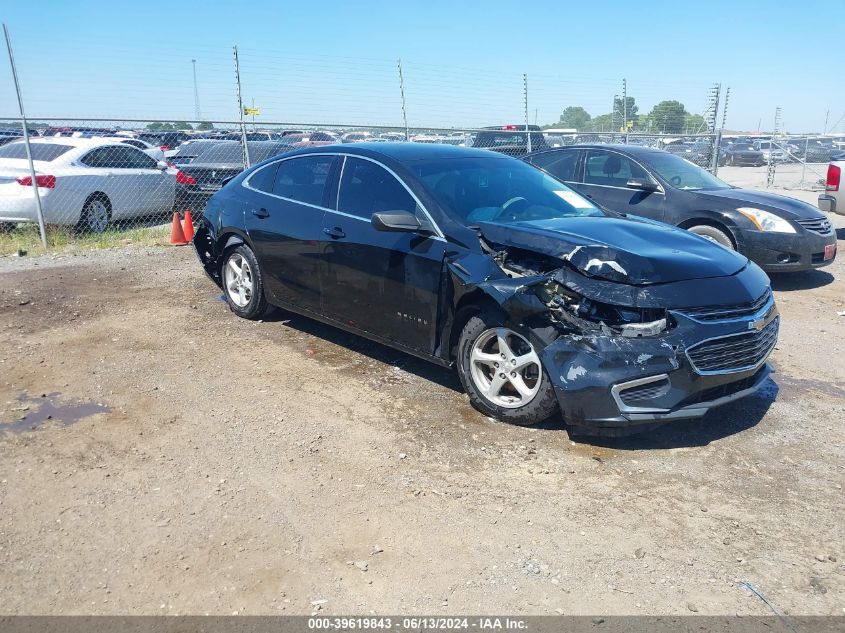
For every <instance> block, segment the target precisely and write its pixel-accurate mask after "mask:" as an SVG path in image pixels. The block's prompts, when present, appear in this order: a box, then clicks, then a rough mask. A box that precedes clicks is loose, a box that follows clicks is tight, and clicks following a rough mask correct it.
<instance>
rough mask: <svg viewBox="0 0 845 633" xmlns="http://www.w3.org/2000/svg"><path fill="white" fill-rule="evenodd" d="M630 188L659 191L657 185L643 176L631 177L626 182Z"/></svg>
mask: <svg viewBox="0 0 845 633" xmlns="http://www.w3.org/2000/svg"><path fill="white" fill-rule="evenodd" d="M625 186H626V187H628V189H639V190H640V191H657V185H656V184H655V183H653V182H651V181H650V180H644V179H642V178H631V179H630V180H629V181H628V182H626V183H625Z"/></svg>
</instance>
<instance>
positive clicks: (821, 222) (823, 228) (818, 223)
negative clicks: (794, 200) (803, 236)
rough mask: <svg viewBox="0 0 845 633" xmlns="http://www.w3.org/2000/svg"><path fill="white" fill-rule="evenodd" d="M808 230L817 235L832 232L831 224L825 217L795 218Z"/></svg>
mask: <svg viewBox="0 0 845 633" xmlns="http://www.w3.org/2000/svg"><path fill="white" fill-rule="evenodd" d="M795 221H796V222H797V223H798V224H800V225H801V226H803V227H804V228H805V229H807V230H808V231H812V232H813V233H818V234H819V235H830V234H831V233H833V225H832V224H831V223H830V220H828V219H827V218H813V219H812V220H795Z"/></svg>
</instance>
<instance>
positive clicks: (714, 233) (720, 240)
mask: <svg viewBox="0 0 845 633" xmlns="http://www.w3.org/2000/svg"><path fill="white" fill-rule="evenodd" d="M687 230H688V231H689V232H690V233H695V234H696V235H700V236H701V237H703V238H704V239H707V240H710V241H711V242H716V243H717V244H720V245H721V246H724V247H725V248H728V249H730V250H732V251H733V250H736V249H735V248H734V243H733V240H732V239H731V236H730V235H728V234H727V233H725V232H724V231H723V230H721V229H717V228H716V227H715V226H711V225H709V224H698V225H696V226H691V227H689V228H688V229H687Z"/></svg>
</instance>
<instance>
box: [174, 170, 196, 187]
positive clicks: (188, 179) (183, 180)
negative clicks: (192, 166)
mask: <svg viewBox="0 0 845 633" xmlns="http://www.w3.org/2000/svg"><path fill="white" fill-rule="evenodd" d="M176 182H177V183H178V184H180V185H195V184H197V181H196V179H195V178H194V177H193V176H191V175H190V174H186V173H185V172H184V171H177V172H176Z"/></svg>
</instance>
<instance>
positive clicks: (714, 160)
mask: <svg viewBox="0 0 845 633" xmlns="http://www.w3.org/2000/svg"><path fill="white" fill-rule="evenodd" d="M721 147H722V130H721V129H719V130H717V131H716V136H715V138H714V139H713V155H712V156H711V157H710V171H711V173H712V174H713V175H714V176H715V175H717V174H718V173H719V149H720V148H721Z"/></svg>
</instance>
